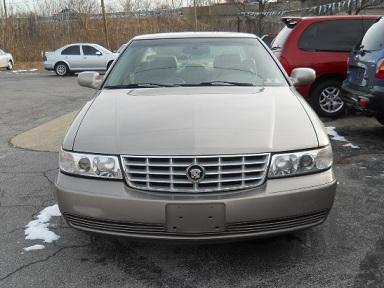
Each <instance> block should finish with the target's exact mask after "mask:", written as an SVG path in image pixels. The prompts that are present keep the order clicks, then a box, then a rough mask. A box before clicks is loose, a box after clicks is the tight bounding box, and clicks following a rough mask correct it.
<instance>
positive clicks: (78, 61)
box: [61, 45, 83, 70]
mask: <svg viewBox="0 0 384 288" xmlns="http://www.w3.org/2000/svg"><path fill="white" fill-rule="evenodd" d="M61 58H62V59H63V60H64V61H66V62H67V63H68V64H69V66H70V69H71V70H81V69H82V60H83V57H82V55H81V53H80V45H71V46H68V47H67V48H65V49H64V50H63V51H61Z"/></svg>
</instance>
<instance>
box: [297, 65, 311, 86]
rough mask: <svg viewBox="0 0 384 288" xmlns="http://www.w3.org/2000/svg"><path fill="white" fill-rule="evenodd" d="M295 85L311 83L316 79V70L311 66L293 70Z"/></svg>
mask: <svg viewBox="0 0 384 288" xmlns="http://www.w3.org/2000/svg"><path fill="white" fill-rule="evenodd" d="M291 80H292V83H293V85H294V86H300V85H309V84H312V83H313V82H314V81H315V80H316V71H315V70H313V69H311V68H295V69H293V70H292V72H291Z"/></svg>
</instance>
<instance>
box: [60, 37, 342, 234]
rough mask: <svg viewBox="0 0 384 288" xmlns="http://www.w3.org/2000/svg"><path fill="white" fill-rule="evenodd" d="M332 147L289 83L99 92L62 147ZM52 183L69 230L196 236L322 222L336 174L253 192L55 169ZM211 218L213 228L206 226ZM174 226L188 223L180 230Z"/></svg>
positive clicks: (157, 152)
mask: <svg viewBox="0 0 384 288" xmlns="http://www.w3.org/2000/svg"><path fill="white" fill-rule="evenodd" d="M170 35H172V34H170ZM176 35H177V34H176ZM223 35H224V34H223ZM231 35H238V34H233V33H228V36H227V37H232V36H231ZM242 35H243V34H242ZM148 37H150V36H148ZM156 37H158V36H156ZM170 37H172V36H170ZM247 37H253V36H247ZM128 49H129V48H128ZM328 145H330V142H329V139H328V136H327V134H326V132H325V130H324V127H323V125H322V123H321V121H320V120H319V119H318V117H317V116H316V114H315V113H314V112H313V110H312V109H311V108H310V106H309V105H308V104H307V102H306V101H305V100H303V98H302V97H301V96H300V95H299V94H298V93H297V92H296V90H295V88H294V87H293V86H292V84H291V82H290V81H289V80H287V85H286V86H283V87H232V86H231V87H228V86H224V87H182V88H181V87H175V88H151V89H117V90H113V89H112V90H109V89H101V90H98V92H97V94H96V96H95V97H94V98H93V99H92V100H90V101H89V102H88V103H87V104H86V105H85V106H84V107H83V109H82V110H81V111H80V112H79V113H78V115H77V117H76V118H75V120H74V121H73V123H72V125H71V127H70V128H69V130H68V132H67V135H66V137H65V140H64V143H63V149H64V150H66V151H75V152H84V153H97V154H107V155H116V156H119V157H120V156H123V155H148V156H159V157H161V156H194V157H195V156H196V157H198V156H206V155H218V156H220V155H248V154H254V153H267V154H268V155H272V154H273V153H276V152H279V153H282V152H287V151H299V150H300V151H301V150H305V149H315V148H321V147H326V146H328ZM269 159H270V158H269ZM121 160H122V158H121ZM56 185H57V198H58V201H59V207H60V210H61V211H62V213H63V215H64V217H65V218H66V220H67V221H68V223H69V225H71V226H72V227H74V228H78V229H82V230H87V231H92V232H100V233H106V234H112V235H122V236H131V237H139V238H151V239H154V238H156V239H178V240H192V241H193V240H220V239H240V238H249V237H260V236H266V235H274V234H278V233H286V232H290V231H295V230H298V229H304V228H308V227H311V226H314V225H318V224H320V223H322V222H323V221H325V219H326V217H327V215H328V212H329V210H330V209H331V207H332V204H333V199H334V195H335V191H336V177H335V175H334V172H333V168H332V167H331V168H330V169H328V170H326V171H323V172H319V173H314V174H309V175H303V176H295V177H284V178H277V179H268V177H267V178H266V180H265V181H264V182H263V184H262V185H260V186H258V187H255V188H251V189H243V190H236V191H225V192H223V191H218V192H214V193H158V192H154V191H143V190H140V189H135V188H132V187H130V186H129V185H127V183H126V181H124V180H121V181H119V180H114V181H111V180H103V179H89V178H82V177H74V176H72V175H67V174H65V173H63V172H59V175H58V178H57V183H56ZM178 209H180V211H179V210H178ZM212 213H213V214H212ZM210 214H212V215H215V216H216V217H212V215H210ZM176 215H178V216H177V217H176ZM180 217H181V218H180ZM209 217H211V218H209ZM176 218H177V219H176ZM180 221H184V222H180ZM209 221H213V222H212V223H214V224H212V225H216V227H218V230H217V232H215V231H212V230H210V229H208V227H207V225H211V224H209V223H210V222H209ZM177 223H179V224H177ZM178 225H180V227H181V226H182V225H186V226H188V225H189V227H193V228H191V229H190V230H188V229H187V230H188V231H189V232H187V233H185V231H184V230H183V231H184V232H178V227H179V226H178ZM176 227H177V228H176ZM172 229H175V230H174V231H172Z"/></svg>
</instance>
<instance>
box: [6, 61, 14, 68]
mask: <svg viewBox="0 0 384 288" xmlns="http://www.w3.org/2000/svg"><path fill="white" fill-rule="evenodd" d="M12 69H13V62H12V61H11V60H9V62H8V66H7V70H12Z"/></svg>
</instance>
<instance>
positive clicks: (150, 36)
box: [133, 32, 257, 40]
mask: <svg viewBox="0 0 384 288" xmlns="http://www.w3.org/2000/svg"><path fill="white" fill-rule="evenodd" d="M177 38H257V36H256V35H254V34H250V33H238V32H173V33H155V34H144V35H138V36H136V37H134V38H133V40H149V39H177Z"/></svg>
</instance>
